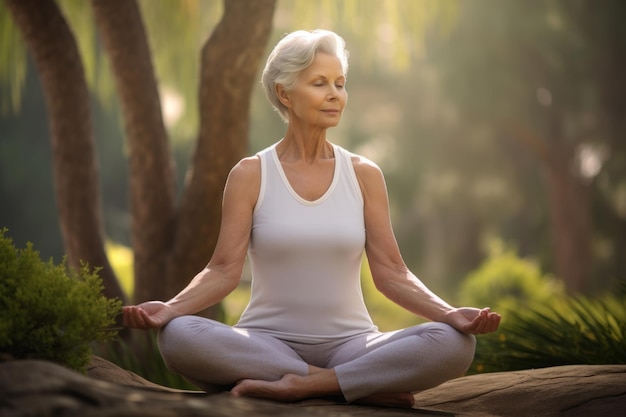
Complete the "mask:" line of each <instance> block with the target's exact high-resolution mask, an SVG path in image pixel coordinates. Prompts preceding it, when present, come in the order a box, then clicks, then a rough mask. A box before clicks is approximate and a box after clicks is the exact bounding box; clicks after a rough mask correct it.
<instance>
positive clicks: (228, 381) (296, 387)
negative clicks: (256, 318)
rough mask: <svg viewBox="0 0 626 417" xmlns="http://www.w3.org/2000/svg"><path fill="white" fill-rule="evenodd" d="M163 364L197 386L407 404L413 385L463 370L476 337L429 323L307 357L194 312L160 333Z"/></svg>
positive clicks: (280, 397) (290, 397)
mask: <svg viewBox="0 0 626 417" xmlns="http://www.w3.org/2000/svg"><path fill="white" fill-rule="evenodd" d="M159 347H160V349H161V353H162V355H163V357H164V360H165V362H166V364H167V365H168V367H169V368H170V369H172V370H173V371H175V372H178V373H180V374H182V375H183V376H185V377H186V378H187V379H189V380H190V381H191V382H193V383H195V384H196V385H198V386H199V387H201V388H203V389H206V390H210V389H213V388H214V387H215V386H229V387H232V386H233V385H234V387H233V388H232V390H231V393H232V394H233V395H237V396H251V397H259V398H266V399H272V400H277V401H297V400H302V399H306V398H314V397H324V396H335V395H343V396H344V398H345V399H346V400H347V401H349V402H352V401H358V402H362V403H368V404H376V405H387V406H405V407H410V406H411V405H412V404H413V396H412V394H411V393H412V392H415V391H420V390H424V389H427V388H430V387H433V386H435V385H438V384H440V383H441V382H444V381H445V380H448V379H451V378H454V377H456V376H458V375H460V374H461V373H463V372H464V371H465V370H466V369H467V367H468V366H469V364H470V363H471V360H472V358H473V354H474V339H473V337H471V336H467V335H462V334H461V333H459V332H457V331H456V330H454V329H452V328H451V327H450V326H447V325H445V324H441V323H428V324H425V325H420V326H415V327H411V328H409V329H404V330H401V331H398V332H392V333H382V334H370V335H363V336H360V337H353V338H350V339H349V340H348V341H347V342H346V343H343V344H341V345H339V346H338V347H337V348H336V349H335V351H334V352H333V354H332V355H331V359H330V360H329V361H328V364H327V365H326V366H325V367H324V368H321V367H315V366H311V365H309V364H307V363H306V362H305V360H303V359H302V357H301V356H300V355H299V354H298V353H296V351H295V350H293V349H292V348H291V347H289V346H288V345H287V343H285V342H282V341H280V340H278V339H275V338H273V337H271V336H267V335H263V334H258V333H254V332H246V331H245V330H240V329H236V328H232V327H230V326H226V325H224V324H221V323H218V322H215V321H212V320H207V319H203V318H199V317H193V316H185V317H179V318H177V319H175V320H173V321H172V322H170V323H169V324H168V325H167V326H166V327H164V328H163V329H162V331H161V332H160V334H159Z"/></svg>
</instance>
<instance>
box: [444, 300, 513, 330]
mask: <svg viewBox="0 0 626 417" xmlns="http://www.w3.org/2000/svg"><path fill="white" fill-rule="evenodd" d="M500 319H501V316H500V314H498V313H494V312H492V311H491V309H490V308H489V307H487V308H483V309H479V308H473V307H461V308H455V309H454V310H451V311H450V312H449V313H448V314H447V316H446V322H447V323H448V324H450V325H451V326H453V327H454V328H455V329H457V330H459V331H460V332H463V333H467V334H484V333H491V332H495V331H496V330H497V329H498V326H499V325H500Z"/></svg>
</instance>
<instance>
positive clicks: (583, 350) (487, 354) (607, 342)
mask: <svg viewBox="0 0 626 417" xmlns="http://www.w3.org/2000/svg"><path fill="white" fill-rule="evenodd" d="M504 317H505V318H504V319H503V322H502V324H501V329H500V331H499V332H497V333H494V334H490V335H485V336H480V337H479V338H478V346H477V355H476V360H475V361H474V365H473V366H472V370H471V371H472V372H473V373H476V372H498V371H513V370H519V369H530V368H545V367H549V366H560V365H575V364H586V365H599V364H625V363H626V298H625V297H623V296H621V297H620V296H613V295H611V296H605V297H602V298H596V299H590V298H583V297H579V298H562V299H558V300H554V302H552V303H550V304H543V305H537V306H535V307H533V308H528V309H519V310H510V311H508V312H505V315H504Z"/></svg>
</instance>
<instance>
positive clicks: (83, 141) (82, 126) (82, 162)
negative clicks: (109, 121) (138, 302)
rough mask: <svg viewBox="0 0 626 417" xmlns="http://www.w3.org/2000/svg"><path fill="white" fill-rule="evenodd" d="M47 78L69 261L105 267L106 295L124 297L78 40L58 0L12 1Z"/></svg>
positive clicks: (9, 0) (40, 71)
mask: <svg viewBox="0 0 626 417" xmlns="http://www.w3.org/2000/svg"><path fill="white" fill-rule="evenodd" d="M6 5H7V6H8V9H9V10H10V12H11V14H12V16H13V19H14V21H15V23H16V26H17V27H18V28H19V31H20V32H21V34H22V36H23V38H24V41H25V43H26V45H27V48H28V50H29V52H30V54H31V55H32V58H33V61H34V63H35V65H36V67H37V72H38V74H39V77H40V79H41V84H42V87H43V92H44V96H45V99H46V105H47V108H48V120H49V124H50V136H51V141H52V152H53V159H54V160H53V169H54V184H55V192H56V198H57V207H58V210H59V223H60V226H61V234H62V236H63V240H64V243H65V251H66V253H67V257H68V263H69V265H70V266H72V267H78V266H79V265H80V262H81V261H85V262H87V263H88V264H89V265H90V266H92V267H99V268H102V270H101V271H100V276H101V277H102V279H103V281H104V284H105V291H104V293H105V295H107V296H109V297H119V298H122V299H123V293H122V290H121V288H120V286H119V284H118V282H117V279H116V277H115V274H114V272H113V270H112V269H111V266H110V264H109V261H108V259H107V256H106V252H105V249H104V238H103V237H104V232H103V222H102V204H101V196H100V190H99V181H98V166H97V160H96V156H95V141H94V135H93V125H92V116H91V108H90V102H89V92H88V89H87V83H86V80H85V74H84V69H83V65H82V62H81V59H80V55H79V52H78V47H77V45H76V41H75V39H74V37H73V35H72V33H71V32H70V29H69V27H68V25H67V22H66V21H65V19H64V17H63V15H62V14H61V12H60V10H59V8H58V6H57V5H56V3H55V2H54V1H52V0H6Z"/></svg>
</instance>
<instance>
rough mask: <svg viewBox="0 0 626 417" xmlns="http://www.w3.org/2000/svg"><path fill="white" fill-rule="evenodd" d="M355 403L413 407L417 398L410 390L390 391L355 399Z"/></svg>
mask: <svg viewBox="0 0 626 417" xmlns="http://www.w3.org/2000/svg"><path fill="white" fill-rule="evenodd" d="M354 403H355V404H362V405H377V406H383V407H400V408H411V407H413V405H415V398H414V397H413V394H411V393H410V392H389V393H380V394H372V395H369V396H367V397H364V398H360V399H358V400H356V401H354Z"/></svg>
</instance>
